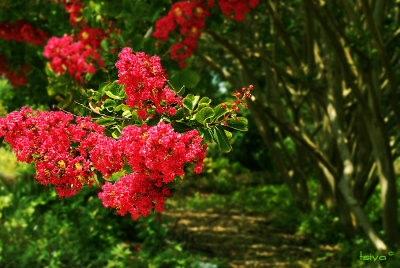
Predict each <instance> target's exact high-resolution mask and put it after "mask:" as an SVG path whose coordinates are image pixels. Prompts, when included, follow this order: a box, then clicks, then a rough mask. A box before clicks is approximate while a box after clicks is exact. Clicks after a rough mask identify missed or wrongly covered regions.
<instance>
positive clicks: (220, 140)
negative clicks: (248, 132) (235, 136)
mask: <svg viewBox="0 0 400 268" xmlns="http://www.w3.org/2000/svg"><path fill="white" fill-rule="evenodd" d="M213 138H214V141H215V142H216V143H217V144H218V146H219V150H220V151H221V152H229V151H231V150H232V146H231V144H230V143H229V141H228V137H227V136H226V134H225V131H224V130H223V128H222V127H221V126H216V127H215V128H214V137H213Z"/></svg>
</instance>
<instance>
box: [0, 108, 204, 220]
mask: <svg viewBox="0 0 400 268" xmlns="http://www.w3.org/2000/svg"><path fill="white" fill-rule="evenodd" d="M73 119H74V118H73V116H72V115H70V114H66V113H63V112H43V113H41V112H39V111H36V115H33V110H32V109H30V108H25V107H24V108H22V109H21V111H15V112H13V113H10V114H9V115H7V116H6V117H5V118H1V119H0V137H3V136H4V141H5V142H8V143H10V145H11V147H12V148H13V150H14V152H15V153H16V155H17V159H18V161H23V162H27V163H31V162H35V164H36V170H37V172H36V179H37V180H38V181H39V182H40V183H41V184H52V185H55V187H56V191H57V193H58V195H59V196H60V197H69V196H71V195H74V194H76V193H77V191H78V190H81V189H82V187H83V186H84V185H89V186H91V184H92V183H93V180H92V179H91V177H93V175H94V172H93V170H94V168H95V169H97V170H98V171H99V172H101V173H102V175H103V176H104V177H106V178H109V177H111V175H112V174H113V173H115V172H119V171H121V169H122V167H123V166H124V164H126V165H130V166H131V167H132V170H133V173H131V174H128V175H125V176H124V177H123V178H121V179H120V180H119V181H117V182H115V183H114V184H111V183H110V182H106V183H105V184H104V185H103V187H102V189H103V192H101V193H99V198H100V199H102V201H103V204H104V206H105V207H113V208H116V209H117V211H118V213H120V214H121V215H125V214H126V212H127V211H129V212H130V214H131V216H132V218H133V219H137V218H138V217H139V216H140V215H143V216H146V215H147V214H149V213H150V212H151V210H152V209H155V210H157V211H162V210H163V206H164V203H165V199H166V197H167V196H169V195H170V194H171V192H170V190H169V188H168V187H167V184H168V183H170V182H172V181H173V180H174V178H175V177H177V176H183V175H184V170H183V168H184V166H185V164H187V163H190V164H194V171H195V172H197V173H200V172H201V170H202V164H203V159H204V157H205V156H206V149H207V145H206V144H204V145H203V144H202V139H201V137H200V136H199V133H198V132H197V130H192V131H188V132H186V133H183V134H181V133H177V132H175V131H174V130H173V129H172V128H171V126H170V125H169V124H165V123H163V122H161V123H159V124H158V125H157V126H154V127H149V126H147V125H143V126H141V127H135V126H127V127H125V128H124V129H123V130H122V134H121V136H120V137H119V139H118V140H115V139H113V138H110V137H106V136H104V134H103V132H104V128H103V127H101V126H98V125H97V124H96V123H91V122H90V118H89V117H86V118H80V117H78V118H76V119H75V122H76V123H73Z"/></svg>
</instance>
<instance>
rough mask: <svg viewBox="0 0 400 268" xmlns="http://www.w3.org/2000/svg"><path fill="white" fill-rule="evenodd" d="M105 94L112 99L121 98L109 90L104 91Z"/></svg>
mask: <svg viewBox="0 0 400 268" xmlns="http://www.w3.org/2000/svg"><path fill="white" fill-rule="evenodd" d="M106 95H107V96H109V97H110V98H112V99H116V100H119V99H121V98H120V97H119V96H116V95H114V94H112V93H111V91H106Z"/></svg>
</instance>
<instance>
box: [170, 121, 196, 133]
mask: <svg viewBox="0 0 400 268" xmlns="http://www.w3.org/2000/svg"><path fill="white" fill-rule="evenodd" d="M171 126H172V128H173V129H174V130H175V131H176V132H179V133H185V132H187V131H189V130H192V129H193V127H191V126H188V125H186V124H185V123H181V122H176V121H172V122H171Z"/></svg>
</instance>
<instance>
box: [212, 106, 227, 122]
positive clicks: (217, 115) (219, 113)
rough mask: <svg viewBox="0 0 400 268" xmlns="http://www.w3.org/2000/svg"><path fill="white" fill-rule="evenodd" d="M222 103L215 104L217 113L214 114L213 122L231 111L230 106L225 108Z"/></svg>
mask: <svg viewBox="0 0 400 268" xmlns="http://www.w3.org/2000/svg"><path fill="white" fill-rule="evenodd" d="M221 105H222V103H221V104H218V105H217V106H215V108H214V112H215V115H214V116H213V118H212V121H213V122H215V121H218V120H219V119H220V118H221V117H222V116H224V115H226V114H227V113H228V112H229V109H228V108H226V109H223V108H222V107H221Z"/></svg>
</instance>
